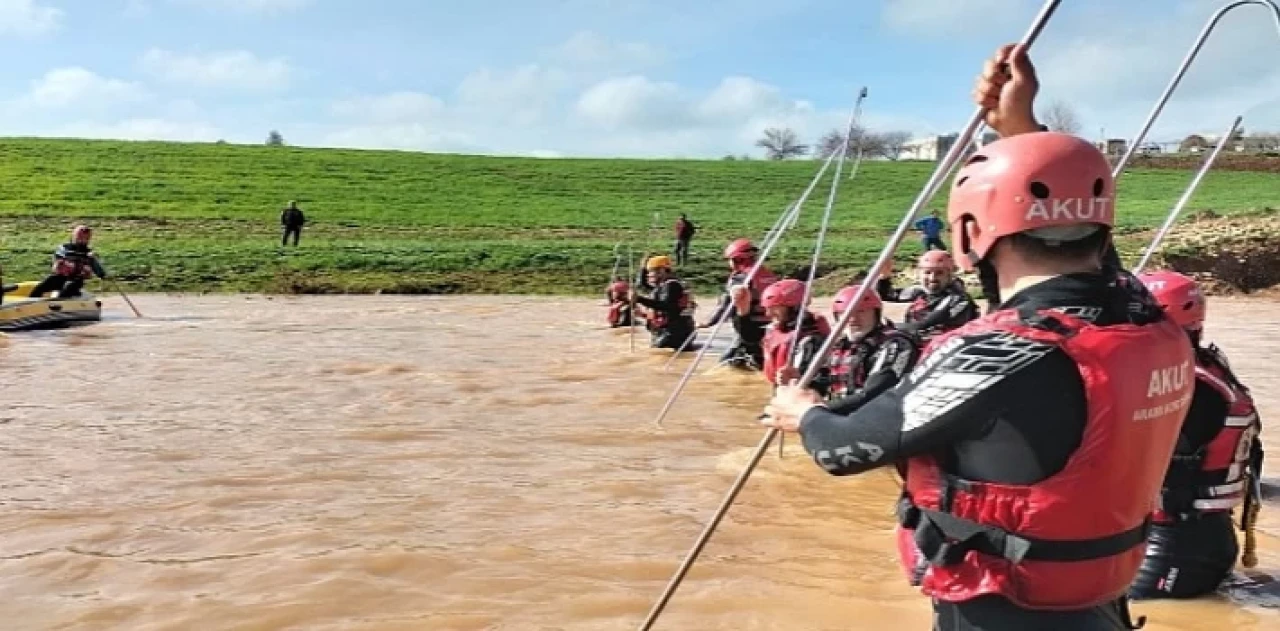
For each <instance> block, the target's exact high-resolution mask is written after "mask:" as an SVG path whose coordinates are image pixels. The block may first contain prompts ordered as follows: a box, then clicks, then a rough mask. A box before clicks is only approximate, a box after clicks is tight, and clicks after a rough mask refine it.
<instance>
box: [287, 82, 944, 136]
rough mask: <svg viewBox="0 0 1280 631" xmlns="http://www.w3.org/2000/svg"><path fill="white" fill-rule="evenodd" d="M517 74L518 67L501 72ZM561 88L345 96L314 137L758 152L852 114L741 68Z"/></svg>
mask: <svg viewBox="0 0 1280 631" xmlns="http://www.w3.org/2000/svg"><path fill="white" fill-rule="evenodd" d="M519 75H520V73H519V71H518V70H517V71H513V72H512V73H506V74H503V75H502V76H519ZM464 83H465V82H464ZM498 83H500V82H498ZM518 84H519V82H515V85H518ZM474 85H475V84H474V83H473V87H474ZM538 86H542V88H543V90H542V92H538V90H537V89H536V88H537V87H538ZM513 89H514V87H513ZM560 91H563V90H562V88H561V86H555V85H546V84H542V83H539V82H529V83H528V84H527V85H525V86H524V87H523V88H521V89H520V90H517V93H519V94H521V95H522V96H521V98H519V99H516V98H512V99H509V100H503V99H495V100H492V101H490V102H489V106H490V107H489V108H487V109H478V108H476V107H473V106H472V102H473V100H474V99H475V98H477V94H475V93H472V92H471V91H470V90H462V89H459V90H458V91H457V92H458V95H459V96H458V97H457V98H456V99H453V100H450V101H444V100H441V99H437V98H436V97H433V96H431V95H425V94H419V93H408V94H404V93H401V94H394V93H393V94H387V95H381V96H369V97H360V98H355V99H347V100H344V101H340V102H338V103H335V104H334V106H333V107H332V112H333V113H334V114H336V115H339V116H340V117H341V118H344V119H346V120H343V121H340V122H339V123H338V125H337V126H336V128H335V129H331V130H329V131H328V132H326V133H323V134H319V135H317V137H316V138H317V141H318V142H319V143H321V144H325V145H328V146H343V147H365V148H377V147H393V148H398V149H419V150H429V151H452V152H471V153H500V154H509V155H535V156H564V155H629V156H642V157H661V156H670V157H718V156H721V155H724V154H725V153H734V154H740V153H744V152H745V153H752V154H758V151H757V150H756V149H755V148H754V146H753V144H754V142H755V140H756V139H757V138H759V136H760V133H761V132H762V131H763V130H764V129H765V128H767V127H772V126H785V127H791V128H793V129H795V130H796V132H797V133H798V134H800V136H801V137H802V138H804V139H805V141H806V142H815V141H816V140H817V139H818V138H819V137H820V136H821V135H822V134H823V133H825V132H827V131H829V130H832V129H842V128H843V127H844V125H845V123H846V122H847V121H848V116H849V112H848V110H844V111H840V110H819V109H817V108H815V107H814V106H813V105H812V104H811V103H809V102H807V101H805V100H802V99H796V98H792V97H789V96H788V95H786V94H785V93H784V92H783V91H782V90H781V89H779V88H778V87H776V86H773V85H770V84H767V83H764V82H762V81H759V80H757V79H755V78H752V77H745V76H732V77H726V78H725V79H723V80H722V81H721V82H720V83H719V84H717V85H716V86H714V87H712V88H711V89H709V90H706V91H695V90H690V89H688V88H685V87H682V86H680V85H678V84H675V83H671V82H665V81H657V80H653V79H650V78H648V77H645V76H642V75H628V76H622V77H614V78H610V79H605V80H601V81H598V82H596V83H593V84H590V85H587V86H584V87H583V88H581V89H580V90H579V91H578V92H577V93H576V94H571V95H568V96H569V97H570V98H555V95H556V94H558V92H560ZM480 94H487V92H485V91H480ZM462 95H469V99H464V98H463V96H462ZM574 97H576V98H574ZM525 102H540V103H544V104H545V105H546V106H545V108H544V109H543V110H542V119H543V121H544V122H543V123H542V124H539V125H527V124H524V123H523V122H522V121H521V117H520V112H521V111H522V108H523V106H524V104H525ZM417 105H421V106H420V107H418V106H417ZM849 106H850V107H851V106H852V103H850V104H849ZM502 107H505V108H506V109H505V110H503V109H502ZM392 114H396V115H392ZM399 114H404V115H399ZM864 122H865V123H866V124H868V125H869V126H873V127H875V128H879V129H903V128H905V129H912V130H921V131H928V130H929V129H930V128H929V126H928V125H927V123H923V122H921V121H915V120H908V119H903V118H898V117H893V116H874V115H871V116H867V117H866V118H865V120H864ZM303 142H304V143H305V142H306V140H303Z"/></svg>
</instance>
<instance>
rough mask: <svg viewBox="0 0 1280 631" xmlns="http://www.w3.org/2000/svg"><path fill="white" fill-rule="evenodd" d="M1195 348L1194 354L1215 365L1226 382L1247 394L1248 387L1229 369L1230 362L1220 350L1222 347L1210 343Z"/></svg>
mask: <svg viewBox="0 0 1280 631" xmlns="http://www.w3.org/2000/svg"><path fill="white" fill-rule="evenodd" d="M1196 350H1197V351H1199V352H1198V353H1196V354H1197V355H1199V356H1200V359H1201V360H1208V361H1210V362H1213V363H1214V364H1215V365H1216V366H1217V368H1218V372H1219V373H1220V374H1221V376H1222V378H1223V379H1225V380H1226V382H1227V383H1228V384H1230V385H1231V386H1232V387H1234V388H1237V389H1239V390H1240V391H1241V392H1244V393H1246V394H1248V392H1249V388H1248V387H1247V386H1245V385H1244V384H1243V383H1241V382H1240V379H1239V378H1238V377H1236V373H1235V371H1234V370H1232V369H1231V363H1230V362H1228V361H1227V355H1226V353H1223V352H1222V349H1220V348H1218V346H1217V345H1216V344H1210V345H1208V346H1202V347H1200V348H1198V349H1196Z"/></svg>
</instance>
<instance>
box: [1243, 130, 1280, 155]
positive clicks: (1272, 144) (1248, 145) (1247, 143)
mask: <svg viewBox="0 0 1280 631" xmlns="http://www.w3.org/2000/svg"><path fill="white" fill-rule="evenodd" d="M1244 150H1245V151H1280V134H1277V133H1272V132H1257V131H1255V132H1253V133H1252V134H1250V135H1249V136H1248V137H1246V138H1245V139H1244Z"/></svg>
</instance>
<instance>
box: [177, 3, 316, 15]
mask: <svg viewBox="0 0 1280 631" xmlns="http://www.w3.org/2000/svg"><path fill="white" fill-rule="evenodd" d="M171 1H172V2H175V3H177V4H183V5H187V6H192V7H198V8H201V9H207V10H212V11H225V12H230V13H240V14H256V15H271V14H279V13H286V12H289V11H297V10H299V9H302V8H304V7H306V6H308V5H310V4H311V3H312V2H313V0H171Z"/></svg>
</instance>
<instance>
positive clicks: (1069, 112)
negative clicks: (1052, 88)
mask: <svg viewBox="0 0 1280 631" xmlns="http://www.w3.org/2000/svg"><path fill="white" fill-rule="evenodd" d="M1040 122H1042V123H1044V124H1045V126H1047V127H1048V128H1049V131H1057V132H1062V133H1064V134H1079V133H1080V117H1079V116H1078V115H1076V110H1075V108H1073V107H1071V105H1070V104H1069V103H1067V102H1066V101H1062V100H1055V101H1053V102H1052V103H1049V106H1048V107H1046V108H1045V109H1044V112H1042V113H1041V115H1040Z"/></svg>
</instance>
